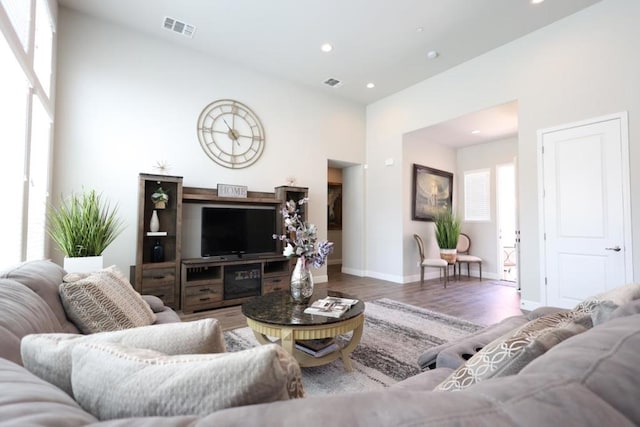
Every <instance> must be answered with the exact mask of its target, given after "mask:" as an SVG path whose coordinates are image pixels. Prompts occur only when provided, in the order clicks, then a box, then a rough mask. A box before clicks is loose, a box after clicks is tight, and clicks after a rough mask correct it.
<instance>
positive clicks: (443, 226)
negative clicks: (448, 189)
mask: <svg viewBox="0 0 640 427" xmlns="http://www.w3.org/2000/svg"><path fill="white" fill-rule="evenodd" d="M435 231H436V242H437V243H438V246H439V247H440V258H442V259H443V260H445V261H447V262H448V263H449V264H454V263H455V262H456V246H458V238H459V237H460V219H459V218H458V217H457V216H456V215H455V214H454V213H453V212H452V211H450V210H449V209H446V210H445V211H444V212H442V213H440V214H438V215H436V218H435Z"/></svg>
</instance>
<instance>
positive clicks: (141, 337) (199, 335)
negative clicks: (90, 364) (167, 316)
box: [20, 319, 225, 396]
mask: <svg viewBox="0 0 640 427" xmlns="http://www.w3.org/2000/svg"><path fill="white" fill-rule="evenodd" d="M107 342H113V343H121V344H123V345H128V346H135V347H140V348H146V349H150V350H156V351H160V352H162V353H166V354H199V353H220V352H224V351H225V346H224V337H223V335H222V329H221V328H220V324H219V323H218V321H217V320H215V319H202V320H198V321H194V322H183V323H163V324H160V325H151V326H143V327H140V328H132V329H125V330H122V331H115V332H101V333H97V334H92V335H79V334H32V335H27V336H25V337H24V338H22V341H21V343H20V351H21V353H22V362H23V365H24V367H25V368H27V369H28V370H29V371H31V372H32V373H33V374H35V375H37V376H38V377H40V378H42V379H43V380H45V381H47V382H49V383H51V384H54V385H56V386H58V387H59V388H61V389H62V390H64V391H65V392H67V394H69V395H70V396H73V392H72V389H71V351H72V350H73V347H75V346H77V345H79V344H82V343H107Z"/></svg>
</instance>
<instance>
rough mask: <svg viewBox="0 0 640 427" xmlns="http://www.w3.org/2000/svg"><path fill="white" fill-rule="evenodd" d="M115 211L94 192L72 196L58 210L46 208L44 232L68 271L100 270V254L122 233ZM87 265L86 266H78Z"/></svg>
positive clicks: (116, 208) (62, 201) (61, 202)
mask: <svg viewBox="0 0 640 427" xmlns="http://www.w3.org/2000/svg"><path fill="white" fill-rule="evenodd" d="M117 211H118V207H117V206H115V207H114V208H113V209H111V207H110V205H109V202H107V201H104V200H103V199H102V196H101V195H99V194H97V193H96V192H95V190H90V191H87V192H84V193H82V194H80V195H78V194H75V193H72V194H71V196H69V197H68V198H67V199H62V200H61V201H60V205H59V206H58V207H55V206H50V207H49V210H48V213H47V219H48V221H47V233H48V234H49V236H50V237H51V239H52V240H53V241H54V242H55V243H56V245H58V248H59V249H60V251H61V252H62V253H63V254H64V255H65V258H64V269H65V270H66V271H67V272H90V271H95V270H98V269H100V268H102V265H103V264H102V252H104V250H105V249H106V248H107V246H109V245H110V244H111V243H112V242H113V241H114V240H115V238H116V237H118V235H119V234H120V233H121V232H122V230H123V223H122V221H121V220H120V219H119V218H118V217H117ZM80 259H82V261H80V263H78V260H80ZM87 263H89V265H87V266H86V267H83V266H81V265H79V264H87Z"/></svg>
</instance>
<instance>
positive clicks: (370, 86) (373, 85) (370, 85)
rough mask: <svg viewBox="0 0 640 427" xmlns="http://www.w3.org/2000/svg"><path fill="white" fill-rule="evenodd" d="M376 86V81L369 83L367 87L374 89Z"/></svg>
mask: <svg viewBox="0 0 640 427" xmlns="http://www.w3.org/2000/svg"><path fill="white" fill-rule="evenodd" d="M374 87H376V84H375V83H367V88H368V89H373V88H374Z"/></svg>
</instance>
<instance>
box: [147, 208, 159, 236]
mask: <svg viewBox="0 0 640 427" xmlns="http://www.w3.org/2000/svg"><path fill="white" fill-rule="evenodd" d="M149 230H150V231H152V232H154V233H155V232H156V231H158V230H160V220H159V219H158V211H156V210H155V209H154V211H153V213H152V214H151V221H150V222H149Z"/></svg>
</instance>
